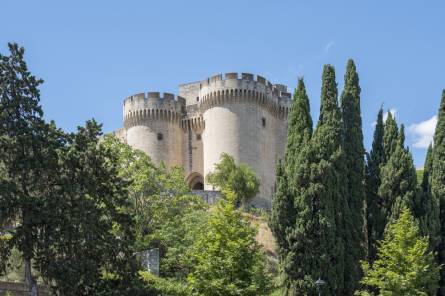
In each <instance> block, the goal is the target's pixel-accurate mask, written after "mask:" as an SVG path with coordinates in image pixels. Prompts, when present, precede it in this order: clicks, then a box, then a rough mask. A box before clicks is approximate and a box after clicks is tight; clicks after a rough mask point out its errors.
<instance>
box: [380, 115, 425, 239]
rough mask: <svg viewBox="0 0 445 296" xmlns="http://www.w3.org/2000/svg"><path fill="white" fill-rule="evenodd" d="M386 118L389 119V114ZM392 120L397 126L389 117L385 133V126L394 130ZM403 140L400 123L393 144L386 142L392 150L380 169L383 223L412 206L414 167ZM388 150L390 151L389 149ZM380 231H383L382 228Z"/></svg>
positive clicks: (414, 192) (415, 184)
mask: <svg viewBox="0 0 445 296" xmlns="http://www.w3.org/2000/svg"><path fill="white" fill-rule="evenodd" d="M388 120H390V117H389V115H388ZM392 122H394V124H395V126H396V127H397V123H396V121H395V119H393V118H392V117H391V122H390V125H387V126H385V133H386V132H387V130H386V128H387V127H388V128H390V130H389V132H391V133H392V132H394V130H395V129H394V125H393V124H392ZM387 123H388V121H387ZM385 139H390V137H385ZM404 141H405V132H404V126H403V125H402V126H401V128H400V131H399V132H398V136H397V140H396V141H395V144H394V142H393V141H389V142H388V143H389V145H391V147H393V148H392V149H394V150H392V153H391V154H390V155H389V158H388V161H387V163H386V164H385V165H384V166H383V167H382V170H381V181H382V182H381V184H380V187H379V195H380V197H381V199H382V201H383V215H384V217H385V222H386V223H385V225H386V224H387V223H388V222H389V221H392V220H395V219H397V218H398V216H399V214H400V210H401V209H402V207H406V208H409V209H413V206H414V199H415V194H416V189H417V177H416V169H415V167H414V163H413V159H412V156H411V152H410V151H409V150H408V149H406V148H405V142H404ZM388 151H389V152H390V151H391V150H388ZM380 231H383V229H381V230H380ZM382 234H383V233H382ZM382 234H381V235H382Z"/></svg>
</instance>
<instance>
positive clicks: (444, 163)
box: [430, 90, 445, 296]
mask: <svg viewBox="0 0 445 296" xmlns="http://www.w3.org/2000/svg"><path fill="white" fill-rule="evenodd" d="M438 113H439V114H438V121H437V126H436V132H435V134H434V150H433V165H432V171H431V181H430V182H431V194H432V200H433V203H434V204H435V203H439V205H440V207H439V208H440V233H439V235H440V239H441V241H440V244H439V247H438V248H437V251H438V260H439V263H440V264H442V265H444V264H445V90H443V91H442V100H441V102H440V107H439V112H438ZM439 295H441V296H443V295H445V269H444V268H442V270H441V279H440V290H439Z"/></svg>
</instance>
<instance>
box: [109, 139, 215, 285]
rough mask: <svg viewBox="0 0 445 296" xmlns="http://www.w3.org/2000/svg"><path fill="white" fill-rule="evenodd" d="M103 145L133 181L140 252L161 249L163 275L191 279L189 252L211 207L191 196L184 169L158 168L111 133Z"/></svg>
mask: <svg viewBox="0 0 445 296" xmlns="http://www.w3.org/2000/svg"><path fill="white" fill-rule="evenodd" d="M102 144H103V145H105V146H106V147H108V148H109V149H110V150H111V151H112V152H113V154H114V155H115V157H116V159H117V163H118V167H119V174H120V176H121V177H123V178H125V179H126V180H127V181H128V182H129V198H128V200H129V201H130V204H129V205H128V207H127V210H126V211H127V212H128V213H129V214H130V215H131V216H132V217H134V218H135V220H136V225H135V229H134V232H135V233H136V239H135V242H134V247H135V250H137V251H143V250H147V249H151V248H159V250H160V256H161V261H160V274H161V276H164V277H170V278H176V279H185V277H186V275H187V274H188V272H189V269H190V266H188V262H187V260H186V255H185V253H186V250H187V249H188V248H189V247H190V246H191V245H192V244H193V241H194V240H195V236H196V235H197V233H198V231H199V230H200V229H201V228H202V226H203V225H204V224H205V223H206V219H207V210H208V206H207V204H205V202H204V201H203V200H202V198H201V197H199V196H194V195H191V194H190V189H189V187H188V186H187V184H186V183H185V181H184V180H185V179H184V173H183V170H182V169H180V168H176V167H174V168H167V167H165V166H164V165H163V164H161V165H160V166H156V165H154V164H153V163H152V161H151V159H150V157H149V156H147V155H146V154H145V153H143V152H142V151H139V150H135V149H133V148H131V147H130V146H128V145H127V144H124V143H122V142H121V141H119V139H117V138H116V137H114V136H111V135H107V136H105V137H104V139H103V142H102Z"/></svg>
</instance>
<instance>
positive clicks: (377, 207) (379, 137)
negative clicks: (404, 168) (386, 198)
mask: <svg viewBox="0 0 445 296" xmlns="http://www.w3.org/2000/svg"><path fill="white" fill-rule="evenodd" d="M383 135H384V122H383V109H382V108H380V110H379V113H378V115H377V121H376V125H375V130H374V138H373V142H372V149H371V151H370V153H369V154H367V155H366V168H365V188H366V189H365V190H366V239H367V246H368V260H369V262H373V261H374V259H375V257H376V246H377V240H380V239H381V237H380V235H381V234H382V233H383V229H384V228H385V225H384V218H383V216H382V213H381V208H382V200H381V198H380V196H379V195H378V190H379V187H380V184H381V176H380V167H381V166H382V165H383V164H384V163H385V150H384V148H383Z"/></svg>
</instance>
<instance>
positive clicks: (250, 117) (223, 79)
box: [115, 72, 292, 208]
mask: <svg viewBox="0 0 445 296" xmlns="http://www.w3.org/2000/svg"><path fill="white" fill-rule="evenodd" d="M178 94H179V95H174V94H172V93H160V92H146V93H139V94H135V95H132V96H129V97H127V98H126V99H125V100H124V103H123V113H124V128H122V129H119V130H117V131H116V132H115V135H116V136H118V137H119V138H120V139H121V140H122V141H123V142H125V143H127V144H128V145H130V146H132V147H134V148H135V149H138V150H140V151H143V152H145V153H146V154H147V155H149V156H150V158H151V159H152V161H153V162H154V163H156V164H160V163H165V164H166V165H167V166H169V167H172V166H179V167H182V168H183V169H184V172H185V173H186V174H187V176H188V177H187V183H188V184H189V186H190V187H191V188H194V189H206V190H211V189H212V188H213V187H212V186H211V184H208V183H207V182H206V180H205V178H204V176H206V175H207V174H208V173H210V172H212V171H213V170H214V167H215V164H216V163H218V161H219V160H220V157H221V154H222V153H228V154H230V155H232V156H233V157H234V159H235V160H236V161H237V162H240V163H245V164H247V165H249V166H250V167H251V168H252V169H253V170H254V171H255V173H256V174H257V176H258V178H259V179H260V180H261V185H260V188H259V193H258V194H257V196H256V197H255V198H254V199H252V204H254V205H255V206H258V207H263V208H270V205H271V200H272V196H273V193H274V189H273V188H274V184H275V172H274V170H273V169H271V168H274V167H275V166H276V162H277V160H278V159H280V158H282V157H283V156H284V151H285V146H286V136H287V127H288V122H287V116H288V113H289V111H290V108H291V104H292V99H291V98H292V96H291V94H290V93H288V91H287V87H286V86H285V85H283V84H274V83H272V82H270V81H269V80H267V79H266V78H264V77H263V76H260V75H255V74H251V73H236V72H229V73H224V74H217V75H213V76H211V77H208V78H206V79H204V80H198V81H194V82H190V83H186V84H180V85H179V90H178ZM195 187H196V188H195Z"/></svg>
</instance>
